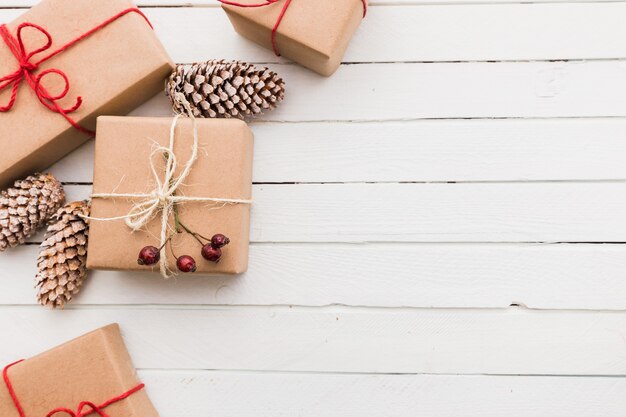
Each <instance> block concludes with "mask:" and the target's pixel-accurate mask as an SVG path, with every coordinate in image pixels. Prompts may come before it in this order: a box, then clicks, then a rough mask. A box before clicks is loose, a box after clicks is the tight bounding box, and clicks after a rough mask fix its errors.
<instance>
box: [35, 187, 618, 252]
mask: <svg viewBox="0 0 626 417" xmlns="http://www.w3.org/2000/svg"><path fill="white" fill-rule="evenodd" d="M66 189H67V192H68V200H80V199H85V198H87V197H88V196H89V193H90V192H91V186H88V185H80V186H67V187H66ZM253 198H254V204H253V207H252V225H251V240H252V241H253V242H352V243H357V242H626V216H624V206H625V204H626V183H625V182H588V183H567V182H563V183H558V182H557V183H465V184H300V185H256V186H254V187H253ZM34 241H38V240H37V239H34Z"/></svg>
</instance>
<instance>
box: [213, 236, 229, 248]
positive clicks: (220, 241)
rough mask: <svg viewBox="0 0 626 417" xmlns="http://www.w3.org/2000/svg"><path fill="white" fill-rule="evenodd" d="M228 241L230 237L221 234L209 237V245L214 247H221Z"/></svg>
mask: <svg viewBox="0 0 626 417" xmlns="http://www.w3.org/2000/svg"><path fill="white" fill-rule="evenodd" d="M229 243H230V239H229V238H227V237H226V236H224V235H223V234H221V233H220V234H217V235H215V236H213V237H212V238H211V246H213V247H214V248H215V249H220V248H223V247H224V246H226V245H228V244H229Z"/></svg>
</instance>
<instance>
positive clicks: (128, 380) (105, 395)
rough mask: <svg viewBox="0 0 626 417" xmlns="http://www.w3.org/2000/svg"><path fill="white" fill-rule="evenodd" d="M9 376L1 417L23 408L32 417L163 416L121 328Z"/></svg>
mask: <svg viewBox="0 0 626 417" xmlns="http://www.w3.org/2000/svg"><path fill="white" fill-rule="evenodd" d="M4 376H5V378H4V381H2V382H0V416H2V417H20V413H19V411H18V406H19V407H21V409H22V410H23V415H24V416H27V417H31V416H32V417H45V416H48V415H50V416H51V417H66V416H71V415H75V416H82V415H85V416H86V415H88V414H90V412H92V411H93V413H91V415H98V414H97V413H96V412H95V410H94V407H97V408H99V409H100V410H101V411H102V412H104V413H106V415H107V416H111V417H158V413H157V411H156V410H155V408H154V407H153V405H152V403H151V402H150V399H149V398H148V395H147V394H146V391H145V389H144V387H143V384H141V383H140V382H139V380H138V378H137V375H136V374H135V368H134V367H133V364H132V361H131V358H130V356H129V354H128V351H127V350H126V346H125V345H124V340H123V339H122V336H121V334H120V329H119V326H118V325H117V324H113V325H109V326H107V327H103V328H101V329H99V330H96V331H94V332H91V333H88V334H86V335H84V336H82V337H79V338H77V339H75V340H73V341H70V342H68V343H65V344H63V345H61V346H59V347H57V348H55V349H52V350H50V351H48V352H45V353H42V354H40V355H38V356H35V357H34V358H31V359H27V360H25V361H22V362H19V363H16V364H14V365H11V366H7V367H6V368H5V369H4ZM11 391H12V393H11ZM16 402H17V404H16ZM81 403H82V404H81ZM109 403H110V404H109ZM65 410H67V411H65Z"/></svg>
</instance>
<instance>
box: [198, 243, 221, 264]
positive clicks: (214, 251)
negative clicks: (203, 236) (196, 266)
mask: <svg viewBox="0 0 626 417" xmlns="http://www.w3.org/2000/svg"><path fill="white" fill-rule="evenodd" d="M202 257H203V258H204V259H206V260H207V261H210V262H215V263H218V262H219V261H220V258H221V257H222V250H221V249H220V248H215V247H213V246H211V245H209V244H208V243H207V244H206V245H204V246H203V247H202Z"/></svg>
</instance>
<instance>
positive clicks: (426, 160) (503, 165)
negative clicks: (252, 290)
mask: <svg viewBox="0 0 626 417" xmlns="http://www.w3.org/2000/svg"><path fill="white" fill-rule="evenodd" d="M252 129H253V130H254V134H255V138H256V142H255V159H254V181H255V182H257V183H283V182H299V183H305V182H409V181H459V182H461V181H529V180H532V181H536V180H617V179H626V164H625V163H624V156H623V155H625V154H626V140H624V138H626V120H625V119H569V120H550V119H543V120H426V121H415V122H387V123H332V124H329V123H294V124H292V123H286V124H282V123H255V124H253V125H252ZM52 172H53V173H54V174H55V175H56V176H57V178H59V179H61V180H62V181H66V182H82V183H89V182H91V181H92V178H93V143H90V144H88V145H86V146H84V147H82V148H81V149H80V150H78V151H76V152H75V153H73V154H72V155H70V156H69V157H67V158H65V159H63V160H61V161H60V162H59V163H58V164H56V165H55V166H54V167H53V168H52Z"/></svg>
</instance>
